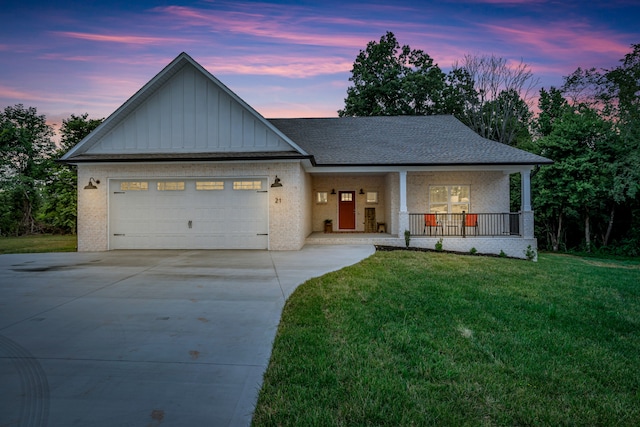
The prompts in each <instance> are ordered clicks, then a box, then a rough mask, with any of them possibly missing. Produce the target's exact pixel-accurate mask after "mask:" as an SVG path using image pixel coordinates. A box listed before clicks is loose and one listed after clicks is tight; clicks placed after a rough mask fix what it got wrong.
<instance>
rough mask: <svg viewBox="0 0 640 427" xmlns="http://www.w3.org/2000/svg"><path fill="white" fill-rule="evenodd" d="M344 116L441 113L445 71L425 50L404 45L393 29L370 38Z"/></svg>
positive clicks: (354, 75)
mask: <svg viewBox="0 0 640 427" xmlns="http://www.w3.org/2000/svg"><path fill="white" fill-rule="evenodd" d="M349 81H351V82H352V83H353V86H351V87H349V88H348V89H347V97H346V98H345V107H344V109H343V110H338V114H339V115H340V117H344V116H389V115H426V114H440V113H443V112H444V111H445V101H444V93H443V92H444V90H445V74H444V73H443V72H442V71H441V70H440V68H439V67H438V65H437V64H434V62H433V59H432V58H431V57H430V56H429V55H428V54H426V53H425V52H423V51H422V50H417V49H415V50H412V49H411V48H410V47H409V46H407V45H404V46H402V47H400V45H399V43H398V41H397V40H396V37H395V35H394V34H393V33H391V32H387V33H386V34H385V35H384V36H382V37H381V38H380V41H379V42H375V41H372V42H369V43H368V44H367V47H366V49H365V50H361V51H360V53H359V54H358V56H357V57H356V60H355V62H354V64H353V68H352V70H351V77H350V78H349Z"/></svg>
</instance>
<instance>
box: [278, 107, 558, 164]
mask: <svg viewBox="0 0 640 427" xmlns="http://www.w3.org/2000/svg"><path fill="white" fill-rule="evenodd" d="M268 120H269V122H271V123H272V124H273V125H274V126H275V127H277V128H278V129H280V131H282V133H284V134H285V135H287V136H288V137H289V138H290V139H291V140H292V141H294V142H295V143H296V144H297V145H299V146H300V147H302V148H303V149H304V150H305V151H306V152H307V153H308V154H310V155H312V156H313V158H314V160H315V165H316V166H391V165H396V166H412V165H415V166H418V165H428V166H435V165H536V164H548V163H552V161H551V160H549V159H547V158H544V157H542V156H538V155H536V154H532V153H529V152H528V151H524V150H520V149H517V148H514V147H511V146H508V145H506V144H502V143H500V142H496V141H492V140H489V139H486V138H483V137H481V136H479V135H478V134H476V133H475V132H474V131H472V130H471V129H470V128H468V127H467V126H466V125H464V124H463V123H462V122H461V121H459V120H458V119H456V118H455V117H453V116H374V117H341V118H312V119H268Z"/></svg>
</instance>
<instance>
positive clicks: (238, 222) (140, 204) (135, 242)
mask: <svg viewBox="0 0 640 427" xmlns="http://www.w3.org/2000/svg"><path fill="white" fill-rule="evenodd" d="M267 203H268V193H267V181H266V179H260V178H234V179H229V178H224V179H218V178H206V179H131V180H110V182H109V248H110V249H267V245H268V230H269V222H268V204H267Z"/></svg>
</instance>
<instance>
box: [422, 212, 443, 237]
mask: <svg viewBox="0 0 640 427" xmlns="http://www.w3.org/2000/svg"><path fill="white" fill-rule="evenodd" d="M427 227H429V236H431V231H432V229H433V227H435V228H436V236H437V235H438V227H442V224H440V223H438V217H437V216H436V214H424V231H423V233H424V234H427Z"/></svg>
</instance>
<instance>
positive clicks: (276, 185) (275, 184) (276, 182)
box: [271, 175, 282, 188]
mask: <svg viewBox="0 0 640 427" xmlns="http://www.w3.org/2000/svg"><path fill="white" fill-rule="evenodd" d="M271 187H272V188H273V187H282V183H281V182H280V178H278V175H276V179H274V180H273V184H271Z"/></svg>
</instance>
